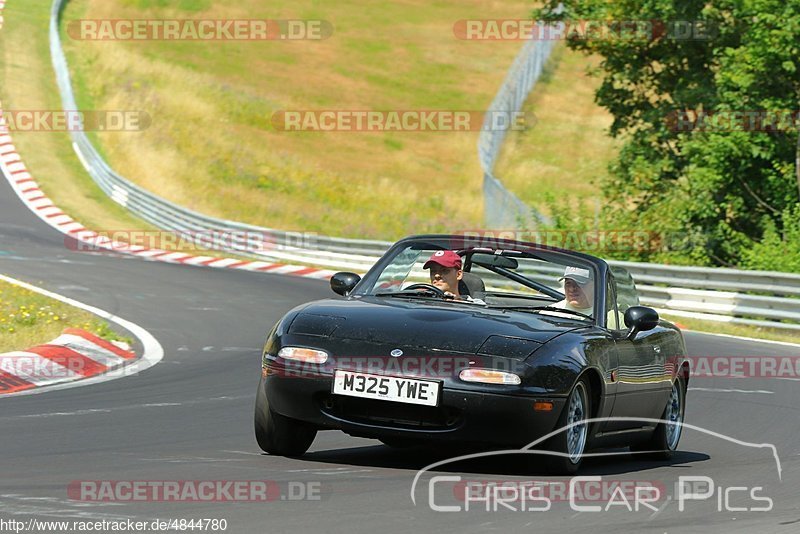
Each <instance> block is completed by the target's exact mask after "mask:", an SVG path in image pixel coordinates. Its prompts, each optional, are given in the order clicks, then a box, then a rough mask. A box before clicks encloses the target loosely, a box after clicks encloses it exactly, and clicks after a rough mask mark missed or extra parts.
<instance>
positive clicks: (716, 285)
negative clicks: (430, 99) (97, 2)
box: [50, 0, 800, 330]
mask: <svg viewBox="0 0 800 534" xmlns="http://www.w3.org/2000/svg"><path fill="white" fill-rule="evenodd" d="M67 1H68V0H54V1H53V7H52V11H51V20H50V49H51V54H52V60H53V67H54V68H55V72H56V78H57V81H58V86H59V90H60V92H61V98H62V102H63V107H64V109H66V110H77V109H78V106H77V103H76V101H75V97H74V94H73V91H72V85H71V82H70V76H69V70H68V67H67V61H66V58H65V56H64V52H63V50H62V47H61V39H60V36H59V20H60V14H61V11H62V9H63V7H64V5H65V4H66V3H67ZM540 44H541V43H540ZM523 50H524V52H523V53H521V54H520V56H518V58H517V62H516V63H515V65H516V64H517V63H520V64H523V65H524V67H520V68H521V69H522V70H523V71H524V72H528V73H530V74H529V75H528V78H525V79H523V80H522V81H521V82H520V84H519V85H518V88H512V89H509V91H510V92H509V93H508V95H507V96H503V97H502V98H501V95H498V98H497V99H495V100H496V102H495V104H493V107H495V108H497V109H500V110H505V111H509V110H511V107H503V106H512V107H514V106H516V108H517V109H519V107H520V106H521V105H522V100H524V96H521V95H523V93H525V94H527V91H529V90H530V88H531V87H532V86H533V84H534V83H535V80H536V76H538V73H540V72H541V67H542V65H543V64H544V60H545V59H546V58H547V56H548V55H549V50H548V49H547V48H546V47H541V48H539V47H536V46H534V45H533V44H531V43H526V45H525V47H524V49H523ZM521 58H523V59H521ZM537 58H538V59H537ZM512 72H518V71H517V68H516V67H515V68H512ZM504 87H505V85H504ZM523 90H525V91H523ZM520 99H522V100H520ZM70 135H71V136H72V140H73V146H74V148H75V152H76V153H77V155H78V157H79V158H80V160H81V162H82V163H83V165H84V167H85V168H86V170H87V172H88V173H89V174H90V175H91V177H92V179H94V181H95V182H96V183H97V184H98V186H99V187H100V188H101V189H102V190H103V191H104V192H105V193H106V194H107V195H109V196H110V197H111V198H112V199H113V200H114V201H115V202H117V203H119V204H120V205H122V206H124V207H125V208H127V209H128V210H129V211H130V212H132V213H133V214H135V215H138V216H139V217H141V218H142V219H144V220H145V221H148V222H149V223H151V224H153V225H155V226H156V227H158V228H161V229H165V230H171V231H174V232H176V233H178V234H181V233H187V235H188V236H191V235H192V234H191V233H192V232H204V231H220V230H229V231H231V232H245V233H246V232H254V233H256V234H257V235H259V236H267V237H268V238H269V239H270V240H271V242H272V243H273V244H274V245H276V246H274V247H273V248H272V249H269V250H263V251H259V252H258V253H255V254H254V252H253V249H252V247H251V246H248V244H247V243H230V242H228V241H226V240H218V241H217V242H215V243H212V244H215V245H216V248H219V249H221V250H225V251H228V252H234V253H239V254H249V255H255V256H257V257H259V258H263V259H270V260H274V261H278V262H294V263H306V264H310V265H317V266H324V267H327V268H334V269H342V270H352V271H358V272H365V271H366V270H368V269H369V268H370V267H371V266H372V265H373V263H374V262H375V261H376V260H377V259H378V257H380V255H381V254H383V252H385V251H386V249H387V248H388V247H389V246H390V245H391V243H390V242H388V241H367V240H360V239H346V238H339V237H328V236H316V235H315V236H313V237H314V240H313V246H308V242H307V241H305V242H304V244H305V246H297V244H298V236H297V234H296V233H292V232H283V231H280V230H274V229H270V228H261V227H258V226H253V225H248V224H243V223H238V222H233V221H226V220H222V219H217V218H214V217H209V216H206V215H203V214H200V213H197V212H194V211H192V210H189V209H186V208H184V207H182V206H178V205H176V204H174V203H172V202H169V201H167V200H164V199H162V198H160V197H158V196H157V195H154V194H153V193H150V192H149V191H146V190H145V189H143V188H141V187H139V186H137V185H136V184H133V183H132V182H130V181H129V180H127V179H125V178H124V177H122V176H120V175H119V174H117V173H116V172H114V170H113V169H111V167H110V166H109V165H108V164H107V163H106V162H105V161H104V160H103V158H102V157H101V156H100V154H99V153H98V152H97V150H96V149H95V148H94V147H93V146H92V144H91V142H90V141H89V139H88V137H87V136H86V134H85V133H84V132H82V131H71V132H70ZM503 135H504V134H503ZM503 135H498V134H494V135H490V134H487V137H482V141H481V146H482V147H483V148H482V150H481V158H482V159H481V163H482V164H484V169H486V168H487V167H486V163H491V164H493V161H494V159H493V158H494V157H496V154H497V152H496V151H497V149H498V148H499V144H500V143H501V142H502V137H503ZM484 149H485V150H484ZM492 154H494V156H493V155H492ZM489 176H490V177H491V175H489ZM491 178H492V179H494V178H493V177H491ZM501 187H502V186H501ZM517 223H518V221H517V220H515V221H512V224H513V225H514V226H511V227H512V228H513V227H517ZM609 263H610V264H611V265H619V266H622V267H624V268H626V269H627V270H628V271H629V272H630V273H631V274H632V276H633V278H634V280H635V281H636V283H637V286H638V288H639V290H640V293H641V296H642V299H641V300H642V303H643V304H647V305H651V306H654V307H656V308H658V309H660V310H661V311H665V312H669V313H671V314H673V315H677V316H687V317H698V318H703V319H709V320H713V321H724V322H731V323H737V324H751V325H757V326H769V327H775V328H784V329H794V330H800V275H796V274H787V273H778V272H761V271H740V270H734V269H718V268H713V269H712V268H701V267H678V266H670V265H655V264H648V263H634V262H616V261H611V262H609Z"/></svg>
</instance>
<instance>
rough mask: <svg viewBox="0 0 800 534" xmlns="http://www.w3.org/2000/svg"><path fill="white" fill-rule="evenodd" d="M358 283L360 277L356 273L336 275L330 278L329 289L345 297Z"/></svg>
mask: <svg viewBox="0 0 800 534" xmlns="http://www.w3.org/2000/svg"><path fill="white" fill-rule="evenodd" d="M360 281H361V277H360V276H358V275H357V274H356V273H336V274H334V275H333V276H332V277H331V289H333V292H334V293H338V294H339V295H342V296H343V297H346V296H347V295H348V294H349V293H350V292H351V291H352V290H353V288H354V287H356V284H357V283H359V282H360Z"/></svg>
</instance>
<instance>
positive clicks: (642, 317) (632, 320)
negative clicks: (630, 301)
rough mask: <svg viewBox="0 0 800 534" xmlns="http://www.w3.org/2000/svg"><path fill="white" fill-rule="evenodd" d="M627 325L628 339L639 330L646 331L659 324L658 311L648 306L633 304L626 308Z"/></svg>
mask: <svg viewBox="0 0 800 534" xmlns="http://www.w3.org/2000/svg"><path fill="white" fill-rule="evenodd" d="M625 326H627V327H628V334H627V337H628V339H631V338H633V336H635V335H636V334H637V333H639V332H646V331H648V330H652V329H653V328H655V327H656V326H658V312H657V311H655V310H654V309H653V308H648V307H647V306H631V307H630V308H628V309H627V310H625Z"/></svg>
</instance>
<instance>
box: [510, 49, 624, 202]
mask: <svg viewBox="0 0 800 534" xmlns="http://www.w3.org/2000/svg"><path fill="white" fill-rule="evenodd" d="M596 65H597V59H596V58H588V59H587V58H586V57H585V56H583V55H582V54H581V53H579V52H573V51H570V50H568V49H567V48H566V47H565V46H563V45H558V46H557V47H556V49H555V51H554V53H553V55H552V56H551V58H550V61H549V62H548V67H547V68H546V69H545V72H544V74H543V76H542V78H541V79H540V81H539V82H538V83H537V85H536V87H535V88H534V90H533V92H532V93H531V95H530V96H529V97H528V100H527V101H526V102H525V104H524V106H523V111H525V112H528V113H532V114H533V115H534V116H535V117H536V122H535V125H534V127H533V128H529V129H527V130H523V131H513V132H510V133H509V135H508V137H507V138H506V142H505V144H504V145H503V149H502V151H501V153H500V157H499V158H498V162H497V165H496V167H495V175H496V176H497V177H498V178H500V180H501V181H502V182H503V184H504V185H505V186H506V187H507V188H508V189H509V190H511V191H512V192H514V193H515V194H516V195H517V196H518V197H519V198H520V199H522V200H523V201H524V202H526V203H527V204H529V205H531V206H535V207H536V208H537V209H538V210H539V211H541V212H544V213H547V214H549V213H550V211H549V209H548V205H547V201H546V199H547V198H548V196H549V197H552V198H554V199H556V200H557V201H563V202H566V203H567V205H570V206H575V205H577V204H579V203H582V204H583V205H584V206H587V207H588V208H589V209H591V210H594V209H595V208H596V207H598V206H599V205H600V202H601V194H600V184H601V183H602V182H603V181H604V180H605V179H606V177H607V176H608V164H609V163H610V162H611V161H612V160H613V159H614V158H615V157H616V154H617V152H618V150H619V148H618V144H617V143H616V142H615V141H614V140H613V139H612V138H611V137H610V136H609V135H608V127H609V126H610V125H611V121H612V117H611V115H610V114H609V113H608V112H606V111H605V110H604V109H603V108H601V107H599V106H598V105H597V104H596V103H595V102H594V93H595V90H596V89H597V87H598V86H599V84H600V80H599V78H596V77H590V76H589V75H588V70H589V69H591V68H594V67H596Z"/></svg>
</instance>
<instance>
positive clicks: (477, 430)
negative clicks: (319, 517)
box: [260, 374, 566, 446]
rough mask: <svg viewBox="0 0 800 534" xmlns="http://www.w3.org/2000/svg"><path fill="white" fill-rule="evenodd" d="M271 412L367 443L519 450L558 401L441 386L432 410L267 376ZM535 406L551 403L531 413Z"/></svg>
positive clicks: (551, 424) (540, 432)
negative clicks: (391, 441) (479, 445)
mask: <svg viewBox="0 0 800 534" xmlns="http://www.w3.org/2000/svg"><path fill="white" fill-rule="evenodd" d="M260 387H263V388H264V393H265V395H266V399H267V402H268V403H269V407H270V409H272V410H273V411H275V412H277V413H279V414H281V415H284V416H286V417H290V418H292V419H298V420H301V421H305V422H307V423H311V424H313V425H316V426H317V427H319V428H320V429H338V430H342V431H344V432H346V433H348V434H351V435H354V436H363V437H369V438H383V437H387V438H388V437H395V438H413V439H423V440H446V441H458V442H465V443H491V444H495V445H515V446H521V445H525V444H528V443H530V442H531V441H533V440H535V439H537V438H539V437H542V436H544V435H545V434H548V433H549V432H552V431H553V430H554V429H555V428H556V422H557V421H558V417H559V415H560V414H561V411H562V410H563V408H564V405H565V404H566V398H563V397H531V396H528V395H525V396H522V395H504V394H500V393H495V392H479V391H464V390H458V389H454V388H450V387H448V386H447V385H445V386H444V387H443V389H442V394H441V398H440V402H439V406H438V407H429V406H417V405H410V404H404V403H397V402H390V401H384V400H370V399H358V398H354V397H345V396H341V395H333V394H332V393H331V390H332V379H331V378H330V377H327V376H323V377H313V378H311V377H303V378H300V377H286V376H280V375H275V374H273V375H269V374H268V375H267V376H266V377H265V378H263V379H262V381H261V386H260ZM535 401H549V402H552V403H553V409H552V410H551V411H535V410H534V409H533V405H534V402H535Z"/></svg>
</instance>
